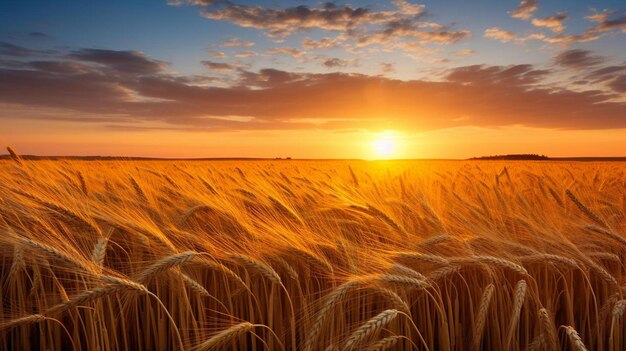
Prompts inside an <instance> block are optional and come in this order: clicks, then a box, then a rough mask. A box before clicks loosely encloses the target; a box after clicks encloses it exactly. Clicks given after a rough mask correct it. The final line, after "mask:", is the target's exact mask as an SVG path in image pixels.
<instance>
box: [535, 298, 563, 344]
mask: <svg viewBox="0 0 626 351" xmlns="http://www.w3.org/2000/svg"><path fill="white" fill-rule="evenodd" d="M538 314H539V322H540V323H539V325H540V326H541V335H542V342H543V344H544V345H546V346H547V347H546V349H547V350H548V351H550V350H557V349H558V347H559V338H558V336H557V335H556V329H555V328H554V322H553V321H552V318H551V317H550V313H549V312H548V310H547V309H545V308H541V309H539V313H538Z"/></svg>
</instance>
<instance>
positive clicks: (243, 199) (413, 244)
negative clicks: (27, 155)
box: [0, 158, 626, 351]
mask: <svg viewBox="0 0 626 351" xmlns="http://www.w3.org/2000/svg"><path fill="white" fill-rule="evenodd" d="M625 171H626V164H624V163H617V162H615V163H611V162H607V163H576V162H508V163H507V162H499V161H493V162H489V161H467V162H466V161H393V162H392V161H387V162H364V161H240V162H234V161H232V162H231V161H228V162H227V161H216V162H204V161H194V162H191V161H189V162H183V161H180V162H179V161H176V162H174V161H68V160H59V161H27V160H20V159H18V158H16V159H14V160H4V161H0V254H1V256H2V257H1V259H2V261H1V263H0V283H1V284H2V289H1V291H0V296H1V298H2V314H1V315H0V348H1V349H5V350H9V349H14V350H22V349H36V350H166V349H171V350H181V349H184V350H307V351H315V350H320V351H324V350H341V351H343V350H433V351H434V350H444V351H445V350H585V349H589V350H611V351H613V350H615V351H617V350H624V349H625V348H626V327H625V323H624V317H623V314H624V308H625V307H626V297H625V296H623V294H624V293H626V286H625V284H626V276H625V275H624V273H625V270H624V260H625V259H626V238H625V237H624V236H625V235H626V219H625V215H626V175H625Z"/></svg>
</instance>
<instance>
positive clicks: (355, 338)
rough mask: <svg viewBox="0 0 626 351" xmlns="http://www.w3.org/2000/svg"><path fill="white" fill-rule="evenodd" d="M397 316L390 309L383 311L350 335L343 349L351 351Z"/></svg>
mask: <svg viewBox="0 0 626 351" xmlns="http://www.w3.org/2000/svg"><path fill="white" fill-rule="evenodd" d="M397 315H398V311H397V310H393V309H392V310H385V311H383V312H381V313H379V314H378V315H376V316H374V317H372V318H371V319H370V320H368V321H367V322H365V323H364V324H363V325H362V326H360V327H359V328H357V330H355V331H354V332H353V333H352V334H351V335H350V337H349V338H348V339H347V340H346V343H345V344H344V347H343V349H344V350H352V349H353V348H354V347H355V346H356V345H358V344H360V343H361V342H363V341H364V340H365V339H367V338H368V337H369V336H371V335H372V334H374V333H376V332H378V331H379V330H380V329H382V328H384V327H385V326H386V325H387V324H389V323H390V322H391V321H392V320H393V319H394V318H396V316H397Z"/></svg>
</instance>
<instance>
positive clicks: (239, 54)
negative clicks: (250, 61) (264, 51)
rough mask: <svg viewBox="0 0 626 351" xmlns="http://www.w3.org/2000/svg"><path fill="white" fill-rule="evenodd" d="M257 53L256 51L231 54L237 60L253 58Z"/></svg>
mask: <svg viewBox="0 0 626 351" xmlns="http://www.w3.org/2000/svg"><path fill="white" fill-rule="evenodd" d="M257 55H258V53H257V52H256V51H249V50H248V51H238V52H236V53H234V54H233V56H234V57H237V58H248V57H254V56H257Z"/></svg>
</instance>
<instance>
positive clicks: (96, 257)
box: [91, 238, 108, 267]
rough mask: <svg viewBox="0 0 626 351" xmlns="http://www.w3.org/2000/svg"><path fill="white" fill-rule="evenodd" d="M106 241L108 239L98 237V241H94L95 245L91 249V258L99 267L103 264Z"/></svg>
mask: <svg viewBox="0 0 626 351" xmlns="http://www.w3.org/2000/svg"><path fill="white" fill-rule="evenodd" d="M107 243H108V240H107V239H106V238H98V242H96V246H94V248H93V251H92V252H91V260H92V261H93V262H94V263H95V264H96V265H98V266H99V267H102V266H104V258H105V256H106V253H107Z"/></svg>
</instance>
